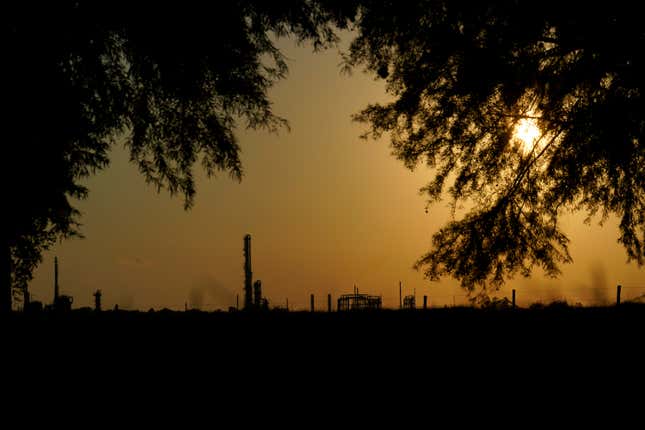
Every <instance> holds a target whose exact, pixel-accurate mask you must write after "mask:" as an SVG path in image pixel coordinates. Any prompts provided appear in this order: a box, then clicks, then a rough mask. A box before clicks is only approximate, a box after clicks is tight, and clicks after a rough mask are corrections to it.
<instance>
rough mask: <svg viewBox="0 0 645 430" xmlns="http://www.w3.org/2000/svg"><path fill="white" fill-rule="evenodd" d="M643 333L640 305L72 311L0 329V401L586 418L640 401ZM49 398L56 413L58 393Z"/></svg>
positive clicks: (18, 319) (644, 315)
mask: <svg viewBox="0 0 645 430" xmlns="http://www.w3.org/2000/svg"><path fill="white" fill-rule="evenodd" d="M644 330H645V307H643V306H640V305H624V306H620V307H606V308H573V307H557V306H556V307H551V308H548V307H547V308H544V309H533V310H527V309H516V310H476V309H470V308H449V309H431V310H427V311H422V310H417V311H380V312H365V313H336V312H334V313H308V312H288V313H287V312H265V313H261V312H258V313H245V312H233V313H226V312H214V313H206V312H163V311H161V312H112V311H107V312H101V313H94V312H92V311H72V312H71V313H67V314H58V315H56V314H50V313H39V314H34V315H25V314H20V313H16V314H14V315H11V316H9V317H4V318H2V319H0V335H1V337H2V342H3V348H2V357H3V359H4V361H2V364H3V368H4V369H5V370H6V371H8V374H9V375H10V376H11V378H13V379H14V382H13V383H14V385H13V386H12V388H11V390H18V391H14V392H15V393H21V394H20V395H19V396H17V397H16V396H14V398H18V399H34V396H36V397H37V396H39V395H43V394H42V393H48V394H47V395H44V401H45V402H48V401H49V400H51V399H52V397H51V393H52V391H53V392H59V390H63V389H66V390H67V391H66V392H68V393H69V392H71V393H72V395H73V396H75V398H76V399H78V398H81V400H84V401H89V402H94V399H95V398H103V399H105V397H108V399H107V400H104V401H107V403H102V404H109V405H112V406H110V407H111V408H114V407H115V406H114V405H115V404H116V405H129V406H128V407H132V408H135V406H133V405H138V404H139V403H140V402H150V401H151V399H154V401H153V403H154V405H158V404H162V403H164V402H166V403H168V402H170V403H174V402H182V401H187V399H190V400H189V401H190V402H193V401H195V399H199V401H205V402H207V403H209V404H210V406H208V407H209V408H214V409H213V411H216V412H217V413H218V414H223V415H226V414H227V413H228V411H229V407H235V405H237V407H238V408H239V407H240V405H250V404H253V405H260V404H268V405H271V411H272V412H271V413H275V414H282V413H284V414H288V413H292V412H294V410H296V409H297V410H300V408H302V407H303V406H302V405H303V404H304V405H305V407H307V408H309V409H308V411H309V413H310V414H311V416H318V414H321V416H323V415H324V416H326V417H328V418H332V419H333V418H334V417H335V415H334V413H335V412H333V410H335V409H333V410H327V411H325V410H321V408H322V407H323V406H322V405H327V406H325V407H329V408H341V409H342V408H347V407H351V405H353V404H354V403H356V402H359V403H365V402H366V401H367V402H368V403H370V402H379V401H380V402H391V401H398V402H399V404H401V403H403V404H409V403H410V402H412V403H415V404H421V406H420V407H421V409H417V410H416V413H419V414H421V413H423V414H436V415H437V416H441V415H442V413H443V412H444V411H443V409H442V408H443V406H439V405H452V407H453V408H454V407H455V406H456V407H458V408H461V407H465V408H470V407H472V406H473V405H487V406H486V407H489V406H492V407H494V408H498V409H500V410H503V409H505V408H507V406H508V404H509V403H508V402H513V403H514V404H519V405H524V406H525V407H527V408H529V409H530V410H531V411H532V412H530V413H534V414H542V413H544V412H545V411H547V410H548V412H549V413H553V414H555V413H560V412H559V411H570V410H571V409H570V408H571V407H572V406H571V405H572V403H571V402H574V403H575V402H581V399H584V402H591V401H593V402H596V403H598V404H599V405H600V407H604V406H602V405H604V404H605V401H606V400H607V399H614V400H616V401H619V402H623V401H627V400H629V399H631V400H633V401H636V400H638V402H640V400H643V399H644V396H643V391H644V389H643V385H642V384H643V373H644V369H645V354H644V348H643V347H644V339H645V336H644ZM4 381H5V382H6V381H7V378H5V379H4ZM8 386H9V385H8V384H7V383H5V384H4V385H3V387H4V388H6V387H8ZM25 387H27V388H28V389H29V390H26V391H24V390H23V389H24V388H25ZM70 387H73V388H72V389H71V390H70ZM79 387H81V388H79ZM7 390H8V389H7ZM21 390H23V391H21ZM113 391H115V392H116V393H117V394H116V397H115V396H113V395H112V394H110V393H112V392H113ZM61 392H62V391H61ZM628 393H631V394H629V395H628ZM54 397H55V398H56V396H54ZM60 399H62V400H64V401H65V402H67V403H69V400H68V399H69V397H67V394H66V395H64V396H63V395H61V397H60ZM594 399H595V400H594ZM115 402H116V403H115ZM321 402H322V403H321ZM584 404H585V405H586V406H584V408H586V412H585V413H587V414H588V413H590V412H593V410H594V407H592V406H589V405H591V403H584ZM295 405H298V406H297V407H296V406H295ZM330 405H331V406H330ZM137 407H138V406H137ZM155 407H156V408H157V409H156V411H155V412H154V413H155V414H158V413H159V411H158V409H159V408H158V406H155ZM135 409H136V408H135ZM385 411H386V410H385V409H383V410H381V409H377V410H374V411H372V412H371V413H374V414H377V415H375V416H378V414H380V413H383V412H385ZM236 417H238V418H239V417H240V416H239V415H236ZM274 418H275V417H274ZM450 418H451V419H454V415H450ZM489 418H490V417H489Z"/></svg>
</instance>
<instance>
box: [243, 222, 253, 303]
mask: <svg viewBox="0 0 645 430" xmlns="http://www.w3.org/2000/svg"><path fill="white" fill-rule="evenodd" d="M252 307H253V271H252V270H251V235H250V234H247V235H246V236H244V309H247V310H248V309H251V308H252Z"/></svg>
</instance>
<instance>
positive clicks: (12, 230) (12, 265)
mask: <svg viewBox="0 0 645 430" xmlns="http://www.w3.org/2000/svg"><path fill="white" fill-rule="evenodd" d="M142 3H143V4H142ZM336 3H338V4H336ZM355 9H356V8H355V6H351V5H350V2H340V1H322V2H314V1H307V0H292V1H288V2H261V1H250V0H232V1H225V2H215V1H213V2H202V1H200V2H197V1H182V2H154V3H152V2H150V3H149V4H147V2H125V1H123V0H111V1H104V0H91V1H89V0H88V1H85V0H74V1H71V0H68V1H65V0H63V1H56V2H10V3H9V4H8V5H3V17H2V24H0V32H1V38H2V42H0V43H2V48H3V49H2V55H3V68H2V75H1V76H2V85H3V88H2V89H3V91H2V99H1V100H2V101H1V103H2V105H3V108H4V109H3V112H4V118H3V119H4V121H3V126H4V127H3V140H4V142H3V145H2V172H3V173H2V174H3V177H2V179H3V182H2V183H3V184H4V193H3V197H4V202H5V204H3V208H4V210H3V220H4V222H3V224H2V230H1V232H0V273H1V276H2V280H1V281H0V310H2V311H7V310H9V309H10V308H11V285H12V283H13V284H14V285H15V286H24V285H26V282H28V281H29V279H31V274H32V271H33V269H34V267H35V266H36V265H37V264H38V263H39V262H40V260H41V255H42V251H43V250H45V249H47V248H48V247H49V246H51V245H52V244H53V243H54V242H55V240H57V239H60V238H64V237H68V236H70V235H74V234H77V227H78V225H79V224H78V216H79V213H78V212H77V211H76V210H75V209H74V208H73V206H72V205H71V204H70V200H69V199H70V198H75V199H82V198H84V197H86V196H87V192H88V190H87V189H86V188H85V187H84V186H83V185H82V183H81V182H80V181H81V180H82V179H83V178H85V177H87V176H88V175H90V174H92V173H94V172H96V171H97V170H98V169H101V168H104V167H105V166H106V165H107V164H108V151H109V148H110V146H111V145H112V144H113V143H114V142H115V139H116V138H117V137H122V138H124V140H125V142H126V143H125V144H126V147H127V148H128V149H129V150H130V154H131V160H132V161H133V162H134V163H136V164H137V165H138V167H139V169H140V171H141V173H142V174H143V175H144V176H145V178H146V180H147V181H148V182H150V183H152V184H154V185H155V186H156V187H157V188H158V189H161V188H166V189H168V190H169V191H170V193H171V194H174V193H177V192H178V193H181V194H183V195H184V197H185V206H186V207H187V208H188V207H190V205H191V204H192V203H193V197H194V193H195V189H194V181H193V173H192V172H193V166H194V165H195V163H196V162H198V161H199V162H200V163H201V165H202V166H203V168H204V169H205V170H206V172H207V173H208V175H209V176H210V175H214V174H215V173H216V172H218V171H222V172H225V173H227V174H229V175H231V176H232V177H234V178H237V179H240V178H241V176H242V166H241V164H240V159H239V147H238V143H237V140H236V138H235V134H234V130H235V127H236V125H238V124H239V125H244V126H246V127H248V128H254V129H257V128H263V129H266V130H269V131H275V130H277V129H278V128H279V127H281V126H284V125H286V121H285V120H284V119H283V118H280V117H278V116H276V115H274V114H273V112H272V110H271V103H270V101H269V100H268V98H267V89H268V88H269V87H270V86H271V85H272V84H273V83H274V82H275V81H276V80H278V79H281V78H283V77H284V76H285V75H286V72H287V66H286V63H285V60H284V57H283V56H282V54H281V53H280V52H279V51H278V49H277V48H276V47H275V46H274V44H273V42H272V39H271V38H270V37H271V34H276V35H279V36H287V35H291V36H293V37H295V38H297V39H298V40H300V41H311V42H312V43H313V44H314V46H315V47H324V46H328V45H329V44H331V43H333V42H334V41H335V40H336V36H335V35H334V33H333V31H332V30H333V29H332V25H333V24H337V25H339V26H344V25H345V23H346V21H347V17H352V16H353V14H354V13H355Z"/></svg>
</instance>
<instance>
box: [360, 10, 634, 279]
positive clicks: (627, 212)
mask: <svg viewBox="0 0 645 430" xmlns="http://www.w3.org/2000/svg"><path fill="white" fill-rule="evenodd" d="M357 27H358V31H359V34H358V37H357V38H356V39H355V40H354V41H353V44H352V46H351V51H350V53H349V55H348V64H349V65H350V66H354V67H356V66H359V65H363V66H365V67H366V68H367V69H368V70H369V71H371V72H374V73H375V74H378V76H380V77H381V78H383V79H385V80H386V81H387V88H388V90H389V92H390V93H391V94H393V95H394V96H395V100H394V101H393V102H391V103H389V104H384V105H370V106H369V107H367V108H366V109H365V110H363V111H362V112H361V113H360V114H359V115H357V119H358V120H360V121H364V122H366V123H368V124H369V125H370V126H371V127H370V131H369V132H368V133H367V135H372V136H377V137H378V136H380V135H382V134H383V133H389V134H390V136H391V141H392V145H393V148H394V154H395V155H396V156H397V157H398V158H400V159H401V160H402V161H403V162H404V163H405V164H406V165H407V166H409V167H410V168H413V167H414V166H416V165H418V164H419V163H422V162H425V163H427V164H428V165H429V166H431V167H432V168H433V169H434V170H433V171H434V179H433V180H432V181H431V182H430V183H429V184H428V185H427V186H426V187H425V188H424V191H425V192H426V193H427V195H428V196H429V200H430V202H432V201H436V200H438V199H439V198H440V197H441V195H442V194H443V193H447V194H448V195H449V197H450V199H451V202H452V204H453V205H460V204H464V205H466V207H467V208H469V210H468V212H467V213H466V214H465V215H464V216H463V217H457V216H455V217H453V220H452V221H451V222H449V223H448V224H447V225H445V226H444V227H443V228H441V229H440V230H439V232H437V233H436V234H435V235H434V237H433V244H432V248H431V249H430V251H429V252H428V253H427V254H426V255H425V256H423V257H422V258H421V259H420V260H419V261H418V262H417V267H418V268H422V269H423V270H424V271H425V274H426V275H427V277H428V278H430V279H438V278H439V277H441V276H444V275H450V276H454V277H456V278H458V279H459V280H460V281H461V283H462V286H463V287H465V288H467V289H469V290H470V291H475V290H477V289H479V290H480V291H481V289H483V290H484V291H485V290H486V288H488V287H493V288H494V287H498V286H499V285H501V283H503V281H504V279H505V278H507V277H509V276H513V275H514V274H517V273H520V274H522V275H529V274H530V273H531V270H532V268H534V267H535V266H539V267H541V268H543V269H544V270H545V271H546V273H548V274H550V275H556V274H558V273H559V269H558V267H559V264H560V263H565V262H569V261H571V258H570V256H569V253H568V250H567V243H568V239H567V237H566V236H565V234H564V233H563V232H562V231H561V229H560V226H559V223H558V219H559V217H560V216H561V215H562V213H563V211H565V210H583V211H586V212H587V213H588V214H589V215H590V216H593V215H594V214H600V215H601V216H602V218H603V219H605V218H606V217H607V216H609V215H615V216H617V217H618V218H619V220H620V234H619V238H618V240H619V241H620V243H622V244H623V245H624V247H625V249H626V251H627V255H628V257H629V259H632V260H635V261H636V262H637V263H638V264H639V265H641V264H643V258H644V252H645V146H644V145H643V137H644V132H645V103H644V102H645V100H644V97H645V94H643V93H644V91H645V24H644V23H643V21H642V17H641V14H640V13H639V12H638V11H637V9H636V7H635V6H633V5H632V3H631V2H623V1H613V2H605V3H603V4H602V5H598V6H596V5H595V4H593V3H588V2H578V1H564V2H562V1H557V2H556V1H551V0H547V1H540V2H536V1H521V0H520V1H517V0H507V1H485V0H484V1H477V2H472V1H465V0H445V1H442V0H425V1H407V2H406V1H401V2H377V1H367V2H363V8H362V9H361V13H360V17H359V20H358V22H357ZM522 120H532V121H535V122H536V123H537V124H538V125H539V128H540V129H541V131H542V136H541V137H540V139H539V141H538V142H537V143H536V144H535V145H534V146H533V147H532V148H528V149H527V148H523V147H522V145H521V144H520V142H518V140H517V139H516V138H515V137H514V136H515V134H514V130H515V127H516V125H517V124H518V123H520V121H522Z"/></svg>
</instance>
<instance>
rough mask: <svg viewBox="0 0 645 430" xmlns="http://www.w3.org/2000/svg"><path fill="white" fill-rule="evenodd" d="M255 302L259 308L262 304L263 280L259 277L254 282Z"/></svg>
mask: <svg viewBox="0 0 645 430" xmlns="http://www.w3.org/2000/svg"><path fill="white" fill-rule="evenodd" d="M253 303H255V307H257V308H258V309H259V308H260V307H261V306H262V281H260V280H259V279H258V280H257V281H255V283H254V284H253Z"/></svg>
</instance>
